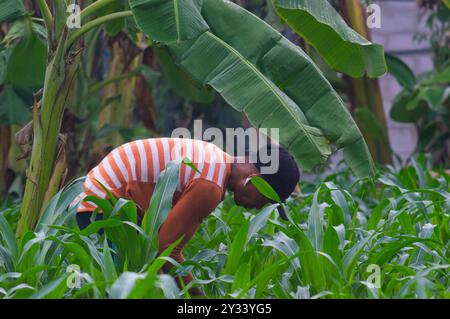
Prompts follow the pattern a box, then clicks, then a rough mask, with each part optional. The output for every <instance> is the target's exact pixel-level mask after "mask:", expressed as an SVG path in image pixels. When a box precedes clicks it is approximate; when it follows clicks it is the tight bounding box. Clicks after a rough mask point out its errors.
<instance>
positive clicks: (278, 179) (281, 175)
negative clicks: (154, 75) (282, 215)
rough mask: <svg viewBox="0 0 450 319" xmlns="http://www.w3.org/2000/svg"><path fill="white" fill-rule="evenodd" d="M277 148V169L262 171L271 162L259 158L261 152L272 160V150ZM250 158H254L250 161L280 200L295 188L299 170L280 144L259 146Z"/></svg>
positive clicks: (284, 198) (247, 152) (247, 153)
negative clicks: (267, 171) (270, 171)
mask: <svg viewBox="0 0 450 319" xmlns="http://www.w3.org/2000/svg"><path fill="white" fill-rule="evenodd" d="M275 148H277V149H278V158H277V160H278V163H279V165H278V170H277V171H276V172H274V173H271V174H266V173H263V170H262V168H263V167H265V166H270V165H271V163H270V162H269V163H266V162H265V161H262V160H261V156H262V154H264V155H265V156H268V157H269V158H270V159H271V160H273V156H274V155H273V154H272V153H273V151H274V149H275ZM246 155H248V156H250V152H249V151H246ZM251 159H253V160H256V162H254V163H252V164H253V165H255V167H256V169H258V171H259V172H260V174H261V177H262V178H263V179H264V180H266V181H267V182H268V183H269V184H270V186H272V188H273V189H274V190H275V191H276V192H277V194H278V196H279V197H280V199H281V201H283V202H284V201H285V200H286V199H287V198H288V197H289V196H290V195H291V194H292V193H293V192H294V190H295V187H296V186H297V184H298V182H299V181H300V171H299V168H298V166H297V164H296V162H295V160H294V158H293V157H292V156H291V155H290V154H289V153H288V152H287V151H286V150H285V149H284V148H282V147H281V146H278V145H275V144H267V145H266V146H264V147H261V148H260V149H259V150H258V152H257V154H256V156H253V157H251Z"/></svg>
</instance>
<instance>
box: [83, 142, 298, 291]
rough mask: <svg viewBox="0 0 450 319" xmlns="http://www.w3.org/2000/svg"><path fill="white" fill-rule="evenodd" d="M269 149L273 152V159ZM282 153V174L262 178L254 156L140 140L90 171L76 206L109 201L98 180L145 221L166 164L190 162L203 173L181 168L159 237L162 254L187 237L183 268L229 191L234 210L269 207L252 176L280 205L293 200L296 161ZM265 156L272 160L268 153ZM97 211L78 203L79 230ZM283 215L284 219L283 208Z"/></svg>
mask: <svg viewBox="0 0 450 319" xmlns="http://www.w3.org/2000/svg"><path fill="white" fill-rule="evenodd" d="M269 146H270V145H269ZM270 149H271V147H269V150H268V152H269V153H270ZM275 153H276V152H274V154H275ZM278 153H279V156H278V158H275V159H274V160H277V161H279V163H278V164H279V166H278V167H279V168H278V170H277V171H276V172H275V173H273V174H261V172H263V170H262V169H261V168H262V167H263V166H264V165H263V164H262V163H261V161H260V158H261V156H259V154H257V155H258V156H256V162H255V163H251V157H249V156H245V157H244V158H238V157H233V156H231V155H229V154H227V153H225V152H224V151H222V150H221V149H220V148H218V147H217V146H215V145H214V144H211V143H207V142H204V141H199V140H191V139H178V138H155V139H145V140H138V141H134V142H131V143H127V144H124V145H122V146H120V147H118V148H116V149H115V150H113V151H112V152H111V153H110V154H109V155H107V156H106V157H105V158H104V159H103V160H102V162H101V163H100V164H99V165H98V166H97V167H95V168H94V169H92V170H91V171H90V172H89V174H88V175H87V178H86V181H85V183H84V192H83V193H82V194H80V195H79V196H78V197H77V200H78V201H80V200H83V199H84V198H85V197H86V196H89V195H93V196H97V197H100V198H105V197H106V196H107V195H106V192H105V191H104V190H103V188H102V187H101V186H100V185H99V183H98V182H97V180H98V181H100V182H101V183H102V184H103V185H104V186H105V187H106V188H107V189H109V190H110V191H111V193H112V194H113V195H114V196H116V197H122V198H128V199H131V200H133V201H134V202H136V204H137V205H138V208H139V209H138V211H139V215H140V217H141V218H142V217H143V214H144V213H145V211H146V209H147V208H148V206H149V200H150V198H151V195H152V193H153V190H154V188H155V184H156V182H157V180H158V177H159V175H160V173H161V172H162V171H163V170H164V168H165V166H166V165H167V163H169V162H170V161H174V160H175V161H180V160H182V159H184V158H185V157H188V158H190V159H191V161H192V162H193V163H194V165H195V166H196V167H197V169H198V171H199V172H196V171H195V170H193V169H192V168H191V167H189V166H187V165H184V164H182V165H181V167H180V175H179V182H178V187H177V191H176V192H175V194H174V197H173V202H172V210H171V212H170V213H169V215H168V217H167V219H166V220H165V222H164V224H163V225H162V226H161V228H160V231H159V237H158V238H159V244H160V251H164V250H165V249H166V248H167V247H169V246H170V244H172V243H173V242H175V241H176V240H178V239H179V238H180V237H181V236H183V235H184V238H183V241H182V242H181V244H180V245H179V246H178V247H176V248H175V249H174V250H173V252H172V255H171V257H172V258H173V259H174V260H176V261H177V262H180V263H181V262H182V261H183V256H182V254H181V250H182V248H183V247H184V245H185V244H186V242H187V241H188V240H189V239H190V238H191V237H192V236H193V235H194V233H195V232H196V230H197V229H198V227H199V226H200V224H201V222H202V219H203V218H205V217H206V216H208V214H210V213H211V212H212V211H213V210H214V209H215V208H216V207H217V205H219V203H220V202H222V200H223V199H224V195H225V190H226V189H228V190H230V191H231V192H233V193H234V200H235V202H236V204H238V205H241V206H244V207H246V208H261V207H262V206H264V205H265V204H266V203H268V202H269V200H268V199H267V198H265V197H264V196H263V195H262V194H261V193H259V191H258V190H257V189H256V187H255V186H254V185H253V184H252V183H249V178H251V177H252V176H261V177H262V178H264V179H265V180H266V181H267V182H268V183H269V184H270V185H271V186H272V187H273V188H274V189H275V191H276V192H277V193H278V195H279V197H280V199H281V200H282V201H284V200H285V199H286V198H288V197H289V196H290V195H291V193H292V192H293V191H294V189H295V187H296V185H297V183H298V181H299V178H300V176H299V170H298V167H297V165H296V164H295V161H294V160H293V158H292V157H291V156H290V155H289V154H288V153H287V152H286V151H285V150H284V149H282V148H279V152H278ZM265 155H270V154H267V150H266V153H265ZM95 208H96V206H95V205H94V204H93V203H90V202H84V201H82V202H81V203H80V205H79V206H78V214H77V220H78V223H79V225H80V227H81V228H84V227H86V226H87V224H88V223H89V220H90V215H91V213H92V211H93V210H94V209H95ZM279 212H280V215H281V216H282V217H283V218H284V219H286V215H285V213H284V211H283V210H282V208H280V209H279ZM150 213H151V212H150ZM171 267H172V265H171V264H169V263H167V264H166V265H165V266H164V267H163V270H164V271H165V272H168V271H169V270H170V268H171ZM191 280H192V276H191V275H188V276H187V277H185V278H184V281H185V283H186V284H187V283H188V282H190V281H191Z"/></svg>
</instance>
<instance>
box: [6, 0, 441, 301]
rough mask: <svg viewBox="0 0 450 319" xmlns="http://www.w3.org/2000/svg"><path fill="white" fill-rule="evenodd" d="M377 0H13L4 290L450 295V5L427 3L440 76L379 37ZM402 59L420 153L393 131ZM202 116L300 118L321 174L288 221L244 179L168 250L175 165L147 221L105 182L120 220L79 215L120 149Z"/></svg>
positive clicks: (304, 166) (308, 159)
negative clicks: (86, 219) (94, 179)
mask: <svg viewBox="0 0 450 319" xmlns="http://www.w3.org/2000/svg"><path fill="white" fill-rule="evenodd" d="M75 2H76V3H77V4H80V8H81V11H80V12H77V11H75V12H74V11H72V12H71V10H67V9H68V8H69V6H70V5H71V4H74V3H75ZM367 3H370V1H365V0H361V1H360V0H234V1H226V0H182V1H180V0H164V1H160V0H128V1H117V0H79V1H74V0H55V1H51V0H48V1H46V0H36V1H34V0H0V298H60V297H62V298H155V297H166V298H183V297H187V298H188V297H190V295H189V289H190V288H191V287H194V286H195V287H199V288H201V289H203V291H204V293H205V295H206V296H207V297H220V298H320V297H321V298H392V297H395V298H449V297H450V290H449V289H450V288H449V287H450V280H449V275H448V274H449V267H450V263H449V257H450V256H449V245H450V244H449V236H450V235H449V227H450V217H449V212H450V194H449V191H450V189H449V183H450V177H449V174H448V167H449V164H450V162H449V160H450V156H449V154H450V142H449V140H450V139H449V137H450V133H449V125H448V124H449V114H450V111H449V110H450V91H449V85H450V62H449V61H450V49H449V48H450V47H449V37H450V36H449V34H450V33H449V32H448V29H449V21H450V19H449V18H450V3H449V1H448V0H421V1H417V5H418V6H420V7H421V8H422V9H421V10H422V11H423V12H424V13H425V14H424V15H423V16H424V17H425V18H426V21H425V24H426V27H427V28H428V31H429V32H428V33H426V34H417V35H414V37H417V38H420V40H421V41H427V42H429V46H430V47H431V48H432V54H431V56H432V58H433V62H434V68H433V69H432V70H429V71H428V72H425V73H424V74H414V72H413V71H412V70H411V69H410V68H409V67H408V65H407V64H405V63H404V62H403V61H402V60H401V59H399V58H398V57H397V56H393V55H389V54H385V53H384V48H383V47H382V46H381V45H379V44H375V43H371V42H370V41H369V40H367V39H370V30H369V28H368V26H367V25H366V16H365V14H366V13H367V12H366V7H365V5H366V4H367ZM69 14H70V16H69ZM77 19H78V21H79V23H80V25H79V27H73V26H71V24H73V23H74V22H75V21H76V20H77ZM68 21H69V22H71V23H68ZM411 36H412V37H413V35H411ZM30 61H33V63H29V62H30ZM386 72H389V73H390V74H391V75H392V76H394V77H395V78H396V79H397V81H398V83H399V84H400V86H401V87H402V91H401V92H400V93H399V94H398V96H397V97H396V98H395V100H394V101H393V105H392V108H391V109H390V114H389V115H390V117H391V119H393V120H394V121H397V122H403V123H411V124H413V125H414V126H415V127H416V128H417V132H418V135H419V136H418V137H419V138H418V142H417V145H416V149H415V151H414V154H412V156H411V158H408V159H402V158H400V157H399V156H398V155H397V154H395V151H394V150H392V149H391V146H390V142H389V134H388V132H387V128H386V114H385V113H384V110H385V107H384V106H383V98H382V96H381V90H380V85H379V83H378V80H377V77H380V76H381V75H383V74H385V73H386ZM196 119H201V120H203V122H202V123H204V124H205V127H204V128H205V129H206V128H207V127H209V126H212V127H218V128H221V129H225V128H229V127H244V128H248V127H251V126H253V127H258V128H259V127H264V128H269V129H270V128H281V129H282V132H280V133H281V135H280V136H279V139H280V143H281V144H282V145H283V146H285V148H287V149H288V151H289V152H290V153H291V154H292V155H293V156H294V157H295V159H296V161H297V163H298V164H299V166H300V168H301V170H302V172H306V171H311V172H314V173H316V176H315V178H314V182H306V181H305V180H302V182H301V185H300V186H301V190H302V191H301V193H300V194H297V195H296V196H293V197H292V198H290V199H289V201H288V202H287V203H286V204H285V206H286V210H287V212H288V215H289V221H284V220H282V219H280V218H279V216H278V215H277V213H276V212H275V208H276V205H278V204H274V205H271V206H267V207H265V208H263V209H262V210H251V211H247V210H245V209H243V208H242V207H239V206H237V205H235V204H234V202H233V199H232V196H231V194H227V197H226V199H225V201H224V202H223V203H222V204H221V205H220V206H219V207H218V208H217V209H216V210H215V211H214V213H212V214H211V215H210V216H209V217H208V218H207V219H206V220H204V222H203V225H202V227H200V229H199V231H198V232H197V233H196V234H195V236H194V238H193V239H192V240H190V241H189V243H188V245H187V246H186V247H185V248H184V255H185V257H186V261H185V262H184V263H183V264H181V265H180V264H177V263H176V262H175V261H174V260H172V259H171V258H170V257H168V256H170V252H171V250H172V249H173V246H172V247H171V248H169V249H168V250H167V251H165V252H164V253H163V254H162V255H160V256H159V257H158V245H157V230H158V229H159V226H160V225H161V224H162V223H163V222H164V220H165V218H166V217H167V215H168V213H169V212H170V207H169V205H168V204H167V203H170V202H171V196H172V194H173V190H174V189H175V188H174V185H175V183H176V180H177V176H178V170H179V165H176V164H175V163H173V164H171V165H169V167H168V168H167V169H166V171H165V173H164V175H163V177H161V178H160V179H159V180H158V184H157V190H156V191H155V192H154V194H153V197H152V198H151V200H150V208H149V211H148V213H147V214H146V215H145V216H146V217H145V218H144V220H143V221H142V223H140V222H138V217H137V213H136V205H135V203H133V202H132V201H131V200H128V199H123V198H113V197H112V196H110V197H109V199H106V200H101V199H98V198H94V197H91V198H88V199H87V200H90V201H93V202H95V203H96V204H97V205H98V206H99V207H100V209H101V210H102V211H103V214H104V215H103V216H104V219H103V220H102V221H95V222H93V223H92V224H91V225H90V226H89V227H87V228H86V229H84V230H80V229H79V228H78V226H77V224H76V221H75V208H74V207H70V203H71V202H72V200H73V199H74V198H75V197H76V196H77V195H78V194H79V193H80V191H81V187H82V186H81V185H82V179H81V177H82V176H84V175H85V174H86V173H87V172H88V171H89V170H90V169H91V168H92V167H93V166H95V165H97V164H98V163H99V161H100V160H101V159H102V158H103V157H104V156H105V155H106V154H108V153H109V151H110V150H111V149H112V148H114V147H116V146H118V145H120V144H122V143H124V142H128V141H131V140H136V139H139V138H148V137H158V136H169V135H170V134H171V132H172V131H173V130H174V129H175V128H179V127H183V128H189V129H192V127H193V122H194V120H196ZM339 150H341V154H342V155H343V161H342V163H340V164H339V166H338V168H337V169H336V170H335V171H334V172H333V173H330V172H329V170H328V173H323V172H324V171H327V169H329V164H330V162H331V161H330V158H331V156H332V154H333V153H335V152H337V151H339ZM419 154H420V155H419ZM422 154H427V155H422ZM413 155H414V156H413ZM186 163H187V164H189V163H188V162H186ZM393 163H395V164H393ZM330 174H331V175H330ZM255 183H256V184H258V183H257V181H255ZM162 190H165V192H163V191H162ZM265 191H267V192H269V196H268V197H270V189H265ZM175 244H176V243H175ZM175 244H174V245H175ZM166 262H171V263H173V264H174V266H175V267H174V268H173V270H172V271H171V273H170V274H162V273H161V271H160V270H161V267H162V266H163V264H164V263H166ZM187 272H192V273H193V274H194V277H195V278H196V280H194V281H193V282H192V283H190V284H189V285H188V286H187V287H181V288H180V287H178V286H177V284H176V278H177V277H178V276H183V275H184V274H186V273H187Z"/></svg>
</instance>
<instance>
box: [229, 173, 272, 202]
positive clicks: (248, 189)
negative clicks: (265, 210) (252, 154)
mask: <svg viewBox="0 0 450 319" xmlns="http://www.w3.org/2000/svg"><path fill="white" fill-rule="evenodd" d="M256 175H259V173H258V172H257V171H256V172H255V171H253V172H251V173H249V174H247V175H245V176H242V178H241V179H240V180H239V183H238V185H237V186H236V187H235V189H234V201H235V202H236V204H238V205H239V206H243V207H245V208H249V209H250V208H261V207H263V206H264V205H265V204H267V203H268V202H269V200H268V199H267V198H266V197H265V196H264V195H262V194H261V193H260V192H259V191H258V189H257V188H256V187H255V185H253V184H252V183H251V182H250V179H251V177H252V176H256Z"/></svg>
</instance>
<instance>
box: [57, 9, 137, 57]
mask: <svg viewBox="0 0 450 319" xmlns="http://www.w3.org/2000/svg"><path fill="white" fill-rule="evenodd" d="M132 15H133V13H132V12H131V11H121V12H116V13H112V14H108V15H106V16H103V17H100V18H97V19H95V20H92V21H89V22H88V23H86V24H85V25H84V26H83V27H81V28H80V29H78V30H77V31H75V32H74V33H73V34H72V35H71V36H70V38H69V40H68V41H67V46H66V49H69V48H70V47H71V46H72V45H73V44H74V43H75V42H76V41H77V40H78V39H79V38H81V37H82V36H83V35H84V34H85V33H86V32H89V31H90V30H92V29H94V28H96V27H98V26H100V25H102V24H103V23H106V22H110V21H113V20H117V19H122V18H126V17H130V16H132Z"/></svg>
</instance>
